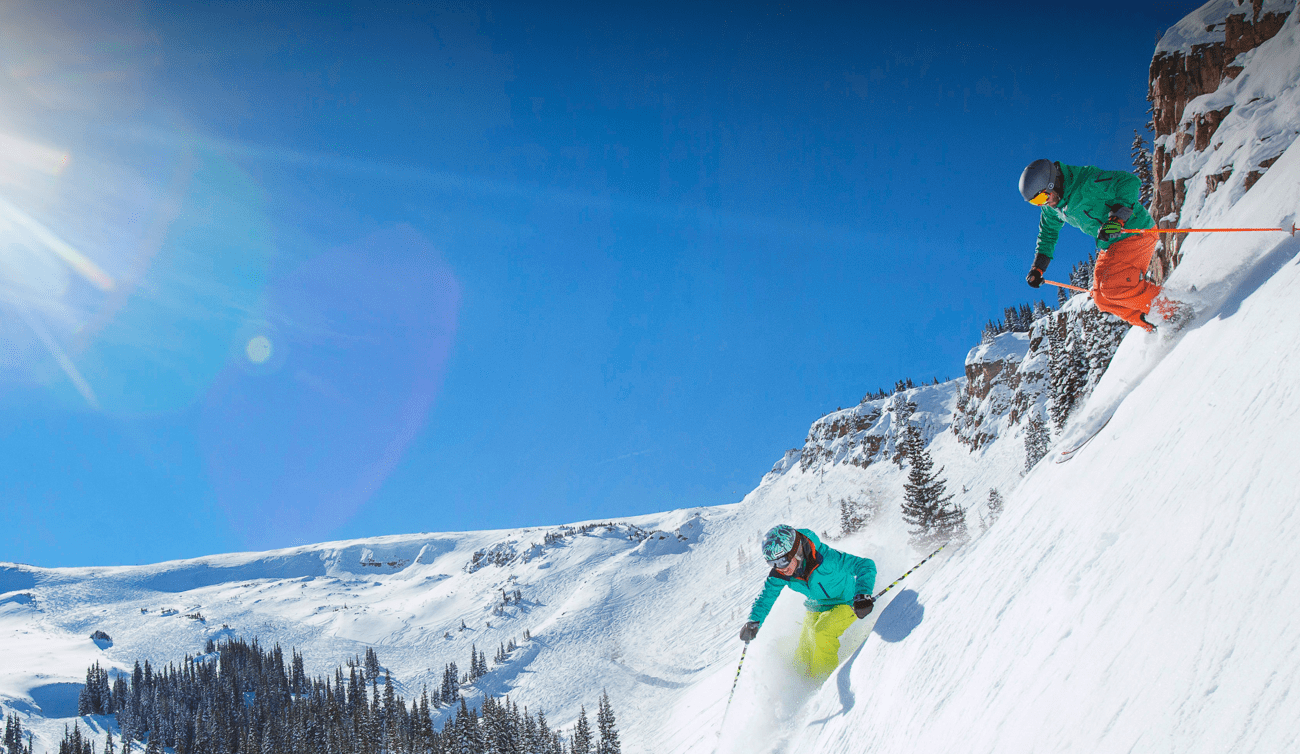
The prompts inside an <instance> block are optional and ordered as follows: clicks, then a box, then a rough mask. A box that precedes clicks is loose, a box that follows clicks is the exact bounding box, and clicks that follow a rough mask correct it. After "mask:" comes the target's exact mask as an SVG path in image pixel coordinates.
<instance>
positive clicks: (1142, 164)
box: [1129, 128, 1155, 208]
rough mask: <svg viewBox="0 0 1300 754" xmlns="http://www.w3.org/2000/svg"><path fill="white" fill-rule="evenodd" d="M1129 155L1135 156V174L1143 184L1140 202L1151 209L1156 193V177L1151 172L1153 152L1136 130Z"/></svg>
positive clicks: (1140, 191) (1140, 190)
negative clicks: (1152, 198)
mask: <svg viewBox="0 0 1300 754" xmlns="http://www.w3.org/2000/svg"><path fill="white" fill-rule="evenodd" d="M1129 154H1131V155H1132V156H1133V174H1134V175H1136V176H1137V177H1138V180H1139V181H1140V182H1141V187H1140V188H1139V189H1138V191H1139V193H1138V201H1140V202H1142V206H1143V207H1148V208H1149V207H1150V206H1151V196H1152V195H1153V194H1154V193H1155V176H1154V174H1153V173H1152V171H1151V150H1149V149H1147V143H1146V140H1145V139H1143V138H1142V134H1141V133H1140V132H1139V131H1138V130H1137V129H1136V128H1135V129H1133V145H1132V146H1131V147H1130V148H1129Z"/></svg>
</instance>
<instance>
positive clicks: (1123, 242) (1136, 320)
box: [1092, 234, 1160, 329]
mask: <svg viewBox="0 0 1300 754" xmlns="http://www.w3.org/2000/svg"><path fill="white" fill-rule="evenodd" d="M1155 250H1156V239H1155V236H1154V235H1148V234H1141V235H1133V236H1128V237H1127V238H1122V239H1120V240H1118V241H1116V242H1115V243H1113V244H1111V245H1110V248H1108V249H1106V250H1105V251H1103V252H1101V254H1099V255H1098V256H1097V264H1096V266H1095V267H1094V268H1093V275H1092V280H1093V283H1092V298H1093V300H1094V301H1095V302H1097V308H1098V309H1100V310H1101V311H1103V312H1109V313H1111V314H1114V315H1115V316H1117V317H1119V318H1120V319H1122V320H1124V321H1125V322H1128V323H1129V324H1132V325H1136V326H1138V327H1141V328H1143V329H1149V326H1148V325H1147V324H1146V323H1144V322H1143V321H1142V315H1143V314H1146V313H1147V312H1148V311H1150V309H1151V300H1152V299H1154V298H1155V297H1156V296H1157V295H1158V294H1159V293H1160V286H1158V285H1155V284H1154V283H1148V282H1147V281H1146V280H1144V279H1142V276H1143V275H1144V274H1145V273H1146V271H1147V268H1148V267H1149V266H1150V265H1151V257H1152V255H1153V254H1155Z"/></svg>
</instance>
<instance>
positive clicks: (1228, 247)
mask: <svg viewBox="0 0 1300 754" xmlns="http://www.w3.org/2000/svg"><path fill="white" fill-rule="evenodd" d="M1293 21H1294V19H1293ZM1298 211H1300V150H1297V149H1296V148H1294V147H1293V148H1291V149H1289V150H1288V151H1287V152H1286V153H1285V154H1284V155H1283V156H1282V158H1281V159H1280V160H1279V161H1278V163H1277V164H1276V165H1274V167H1273V169H1272V170H1270V171H1269V172H1268V173H1267V174H1266V175H1265V176H1264V178H1263V179H1262V180H1261V181H1260V182H1259V184H1257V185H1256V186H1255V187H1254V188H1253V189H1252V190H1251V191H1250V192H1249V193H1247V194H1246V195H1245V197H1244V198H1243V199H1242V201H1240V202H1239V203H1238V204H1237V205H1236V206H1234V207H1232V208H1231V209H1229V210H1222V211H1220V212H1219V213H1218V214H1202V216H1201V219H1202V220H1203V221H1206V222H1211V223H1213V224H1215V225H1225V226H1261V225H1275V226H1277V225H1287V226H1289V225H1290V224H1291V223H1292V222H1294V220H1295V219H1296V217H1297V214H1298ZM1184 251H1185V255H1186V256H1185V261H1184V263H1183V265H1182V266H1181V267H1179V268H1178V270H1176V271H1175V273H1174V276H1173V278H1171V280H1170V281H1169V282H1170V284H1171V285H1172V286H1175V287H1181V288H1183V289H1190V288H1191V287H1192V286H1195V287H1196V289H1197V290H1198V291H1200V295H1201V296H1202V297H1203V299H1204V300H1205V301H1206V302H1208V303H1207V305H1208V306H1209V310H1208V311H1206V312H1204V313H1203V314H1202V315H1201V317H1200V318H1199V319H1198V323H1197V325H1196V326H1194V327H1193V329H1191V330H1190V331H1189V332H1186V333H1185V335H1184V337H1183V338H1182V339H1181V341H1180V342H1179V343H1178V344H1177V347H1176V348H1173V349H1172V351H1171V352H1170V353H1169V354H1168V356H1166V357H1164V358H1163V360H1161V361H1159V363H1158V364H1155V366H1154V368H1151V364H1150V363H1149V362H1148V359H1150V358H1152V357H1153V354H1158V353H1162V352H1163V351H1164V350H1165V349H1164V347H1163V346H1162V344H1161V343H1160V341H1159V339H1158V336H1147V335H1143V334H1140V333H1133V334H1131V335H1130V336H1129V337H1128V339H1127V340H1126V341H1125V342H1124V344H1123V346H1122V347H1121V349H1120V351H1119V353H1118V354H1117V355H1116V358H1115V361H1114V362H1113V363H1112V365H1111V368H1110V371H1108V372H1107V374H1106V375H1105V377H1104V378H1103V380H1102V384H1101V385H1099V387H1098V392H1097V395H1096V396H1095V398H1096V399H1101V398H1103V397H1104V396H1107V395H1112V396H1115V395H1125V394H1126V397H1124V399H1123V403H1122V405H1121V406H1120V409H1119V411H1118V412H1117V413H1116V414H1115V417H1114V419H1113V420H1112V421H1111V423H1110V424H1109V425H1108V427H1107V428H1106V430H1105V431H1104V432H1103V433H1102V435H1101V436H1099V437H1098V438H1097V440H1096V441H1094V442H1093V443H1092V444H1091V445H1090V446H1089V447H1088V448H1086V449H1085V450H1084V451H1082V452H1081V453H1080V454H1079V455H1078V456H1077V457H1076V458H1075V459H1074V460H1073V461H1071V462H1070V463H1067V464H1061V465H1057V464H1050V463H1045V464H1040V465H1039V466H1038V467H1036V468H1035V470H1034V472H1033V474H1031V475H1030V477H1029V478H1028V479H1027V480H1026V482H1025V484H1024V485H1023V486H1022V487H1021V488H1020V489H1019V490H1018V491H1017V493H1016V494H1015V495H1013V496H1012V497H1011V499H1010V500H1009V501H1008V504H1007V510H1008V513H1007V514H1006V516H1005V517H1004V519H1003V521H1002V522H1000V523H999V524H998V525H997V526H996V527H994V528H993V529H991V530H990V531H989V532H988V533H987V534H986V535H985V536H984V537H982V538H980V539H978V540H977V541H975V542H974V543H972V544H971V545H970V546H968V547H967V548H965V549H964V550H963V551H962V552H960V553H958V554H955V555H954V556H952V558H951V559H950V560H949V561H947V562H946V563H945V566H944V567H943V568H942V569H941V570H939V571H937V572H936V573H935V575H934V577H933V578H931V579H930V580H929V581H928V582H927V583H926V584H925V587H924V589H923V590H922V595H921V601H922V602H923V603H924V604H925V605H926V607H927V608H928V609H927V612H926V619H925V621H924V622H922V623H921V624H920V625H918V626H917V628H916V629H915V630H914V631H913V632H912V633H911V635H910V636H909V637H908V638H907V640H906V641H904V642H899V643H888V642H883V641H874V640H873V641H870V642H868V643H867V644H866V645H865V646H864V647H863V649H862V651H861V653H860V654H859V655H858V656H857V657H855V658H854V660H853V662H852V663H851V664H849V665H847V666H845V667H844V668H843V670H842V672H841V673H840V674H839V675H838V676H837V677H836V678H834V679H833V680H832V681H831V682H830V683H828V684H827V686H826V687H825V688H823V689H822V690H821V692H820V693H819V694H818V695H817V698H816V699H815V701H814V702H812V703H811V704H810V705H809V707H808V708H807V710H806V713H805V716H804V718H803V722H802V726H803V730H802V732H801V733H800V734H799V738H800V739H801V747H802V746H811V747H813V748H814V749H815V750H825V751H868V750H869V751H880V752H894V751H897V752H904V751H906V752H913V751H933V752H943V751H951V752H958V751H959V752H985V751H987V752H995V751H998V752H1005V751H1081V752H1085V751H1086V752H1093V751H1178V752H1202V751H1203V752H1224V751H1296V750H1297V747H1300V697H1298V696H1297V694H1296V693H1295V691H1296V689H1297V688H1298V686H1297V683H1300V631H1297V629H1296V628H1295V626H1294V620H1293V613H1294V610H1295V608H1296V607H1300V582H1298V581H1297V580H1296V579H1295V574H1296V573H1298V572H1300V553H1298V551H1297V549H1296V548H1295V547H1294V543H1295V541H1296V539H1297V537H1300V516H1297V514H1296V510H1297V507H1300V472H1298V471H1297V465H1296V459H1297V457H1300V441H1297V439H1296V434H1295V426H1296V423H1297V420H1298V419H1300V388H1297V385H1296V380H1297V376H1300V317H1297V315H1296V309H1295V306H1296V302H1297V301H1298V300H1300V298H1298V297H1297V291H1300V263H1297V259H1296V255H1297V252H1300V239H1296V238H1288V237H1286V236H1283V235H1281V234H1277V235H1254V236H1242V235H1232V236H1228V235H1224V236H1211V237H1201V238H1197V239H1195V240H1192V241H1189V242H1188V243H1187V245H1186V246H1185V247H1184ZM1148 369H1150V373H1149V374H1147V375H1146V376H1145V377H1144V378H1142V379H1141V381H1140V382H1139V383H1138V384H1125V383H1126V382H1131V381H1132V377H1133V376H1134V375H1140V374H1142V373H1143V372H1145V371H1147V370H1148Z"/></svg>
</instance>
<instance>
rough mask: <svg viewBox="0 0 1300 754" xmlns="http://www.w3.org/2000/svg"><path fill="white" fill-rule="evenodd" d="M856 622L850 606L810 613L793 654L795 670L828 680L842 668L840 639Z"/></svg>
mask: <svg viewBox="0 0 1300 754" xmlns="http://www.w3.org/2000/svg"><path fill="white" fill-rule="evenodd" d="M856 619H857V616H856V615H854V614H853V608H851V607H849V606H848V605H836V606H835V607H832V608H831V609H830V610H827V611H825V612H821V613H814V612H812V611H809V612H808V614H807V615H805V616H804V619H803V630H802V631H800V632H799V646H798V647H797V648H796V649H795V651H794V662H795V666H796V667H798V668H799V670H801V671H802V672H803V673H804V674H805V675H807V676H808V677H810V678H815V679H817V680H819V681H820V680H825V678H826V677H827V676H829V675H830V674H831V672H832V671H834V670H835V666H836V665H839V664H840V658H839V653H840V635H841V634H843V633H844V632H845V631H846V630H847V629H848V627H849V626H851V625H853V621H854V620H856Z"/></svg>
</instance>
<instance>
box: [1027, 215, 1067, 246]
mask: <svg viewBox="0 0 1300 754" xmlns="http://www.w3.org/2000/svg"><path fill="white" fill-rule="evenodd" d="M1064 224H1065V221H1064V220H1062V219H1061V216H1060V215H1058V214H1057V213H1056V210H1055V209H1053V208H1051V207H1043V210H1042V212H1040V213H1039V215H1038V246H1036V247H1035V249H1034V250H1035V252H1036V254H1042V255H1043V256H1045V257H1047V258H1048V259H1051V258H1052V252H1053V251H1054V250H1055V249H1056V239H1058V238H1060V237H1061V226H1062V225H1064Z"/></svg>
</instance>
